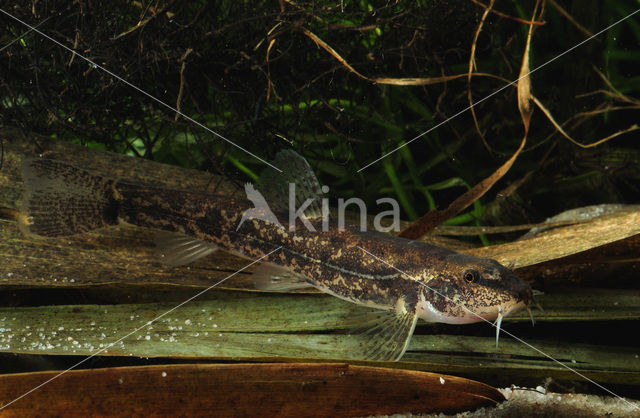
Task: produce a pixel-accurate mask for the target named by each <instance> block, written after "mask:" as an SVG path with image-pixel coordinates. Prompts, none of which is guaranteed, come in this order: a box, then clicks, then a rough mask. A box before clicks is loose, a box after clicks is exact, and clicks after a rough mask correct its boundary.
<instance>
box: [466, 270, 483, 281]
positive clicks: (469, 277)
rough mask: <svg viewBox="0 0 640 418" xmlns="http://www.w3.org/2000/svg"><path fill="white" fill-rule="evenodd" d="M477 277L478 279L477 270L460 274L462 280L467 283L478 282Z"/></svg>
mask: <svg viewBox="0 0 640 418" xmlns="http://www.w3.org/2000/svg"><path fill="white" fill-rule="evenodd" d="M478 277H480V273H478V271H477V270H473V269H470V270H465V272H464V273H462V278H463V279H464V281H465V282H467V283H474V282H476V281H477V280H478Z"/></svg>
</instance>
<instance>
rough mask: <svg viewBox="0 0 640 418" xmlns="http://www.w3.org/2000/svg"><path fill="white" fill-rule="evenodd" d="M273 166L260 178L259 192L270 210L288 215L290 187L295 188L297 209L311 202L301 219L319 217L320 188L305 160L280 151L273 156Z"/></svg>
mask: <svg viewBox="0 0 640 418" xmlns="http://www.w3.org/2000/svg"><path fill="white" fill-rule="evenodd" d="M273 165H275V166H276V167H278V168H280V169H281V170H282V172H279V171H276V170H274V169H273V168H271V167H267V168H265V169H264V170H263V171H262V173H261V174H260V179H259V183H260V190H261V191H262V192H263V194H264V196H265V198H266V200H267V202H268V203H269V205H270V207H271V208H272V209H273V210H278V211H283V212H288V211H289V184H295V191H296V199H295V200H296V208H300V207H301V206H302V205H303V204H304V202H305V201H306V200H307V199H312V202H311V203H310V204H309V206H308V207H307V209H306V210H305V211H304V216H305V217H307V218H309V219H314V218H321V217H322V205H321V201H322V197H323V196H322V188H321V187H320V183H319V182H318V179H317V178H316V175H315V174H314V172H313V170H312V169H311V166H310V165H309V163H308V162H307V160H306V159H305V158H304V157H303V156H302V155H300V154H298V153H297V152H295V151H293V150H289V149H287V150H282V151H280V152H279V153H278V154H276V157H275V159H274V160H273Z"/></svg>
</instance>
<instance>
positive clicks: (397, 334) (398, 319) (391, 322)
mask: <svg viewBox="0 0 640 418" xmlns="http://www.w3.org/2000/svg"><path fill="white" fill-rule="evenodd" d="M417 321H418V315H417V313H416V311H415V309H413V310H410V311H403V312H398V311H395V310H394V311H391V312H383V313H379V314H377V315H376V319H375V320H374V324H373V326H370V327H368V328H362V329H361V333H362V334H364V335H365V336H366V338H364V339H363V342H362V344H361V345H360V348H361V349H362V352H361V353H355V354H357V357H358V358H362V359H365V360H379V361H390V360H391V361H398V360H400V358H401V357H402V356H403V355H404V353H405V351H407V347H408V346H409V341H410V340H411V336H412V335H413V330H414V329H415V328H416V322H417Z"/></svg>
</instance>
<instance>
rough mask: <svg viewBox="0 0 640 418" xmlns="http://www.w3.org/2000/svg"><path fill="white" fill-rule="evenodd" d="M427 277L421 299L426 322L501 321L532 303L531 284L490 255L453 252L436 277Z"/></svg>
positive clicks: (464, 322) (421, 314) (447, 257)
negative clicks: (482, 255)
mask: <svg viewBox="0 0 640 418" xmlns="http://www.w3.org/2000/svg"><path fill="white" fill-rule="evenodd" d="M426 277H427V279H426V280H425V282H424V287H425V289H424V292H422V295H421V301H420V307H421V309H420V316H421V317H422V318H423V319H424V320H426V321H431V322H443V323H448V324H467V323H472V322H479V321H483V320H485V321H493V320H496V322H500V321H502V318H503V317H505V316H507V315H509V314H512V313H514V312H517V311H519V310H521V309H523V308H526V309H528V308H529V305H530V304H531V303H533V293H532V290H531V287H530V286H529V284H528V283H526V282H525V281H523V280H522V279H520V278H519V277H517V276H516V275H515V274H514V273H513V272H512V271H511V270H509V269H508V268H506V267H505V266H503V265H501V264H500V263H498V262H497V261H495V260H493V259H490V258H479V257H473V256H470V255H466V254H458V253H454V254H450V255H447V256H446V257H444V259H443V265H442V268H441V269H439V270H438V274H437V275H436V276H435V277H433V276H431V277H429V276H426Z"/></svg>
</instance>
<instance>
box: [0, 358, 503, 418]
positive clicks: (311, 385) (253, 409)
mask: <svg viewBox="0 0 640 418" xmlns="http://www.w3.org/2000/svg"><path fill="white" fill-rule="evenodd" d="M57 374H58V372H38V373H21V374H11V375H1V376H0V399H1V400H2V401H1V402H2V404H0V405H6V404H7V403H8V402H10V401H12V400H14V399H16V398H17V397H19V396H21V395H23V394H24V393H25V392H27V391H29V390H31V389H33V388H34V387H36V386H38V385H40V384H42V383H43V382H46V381H47V380H49V379H51V378H53V377H55V376H56V375H57ZM503 400H504V397H503V395H502V394H501V393H500V392H498V391H497V390H496V389H494V388H493V387H491V386H488V385H485V384H483V383H479V382H475V381H472V380H468V379H464V378H460V377H454V376H447V375H441V374H435V373H427V372H418V371H412V370H398V369H386V368H377V367H363V366H351V365H348V364H304V363H297V364H296V363H290V364H286V363H276V364H199V365H195V364H189V365H161V366H143V367H118V368H107V369H96V370H73V371H70V372H67V373H65V374H62V375H61V376H59V377H57V378H56V379H55V380H52V381H51V382H50V383H48V384H46V385H44V386H42V387H41V388H39V389H37V390H36V391H34V392H33V393H31V394H29V395H27V396H26V397H25V398H23V399H20V400H18V401H16V402H15V403H13V404H11V405H9V406H8V407H7V408H6V409H4V410H3V411H2V412H3V416H6V417H11V416H21V417H22V416H45V415H46V416H52V415H53V416H63V415H67V414H69V413H70V412H73V414H75V415H77V416H96V415H99V416H104V415H109V416H112V415H116V416H158V415H162V416H165V415H180V416H196V415H197V416H260V417H263V416H279V417H300V416H315V417H335V416H363V415H373V414H376V415H377V414H382V415H386V414H393V413H409V412H410V413H418V414H419V413H438V412H444V413H449V414H451V413H456V412H461V411H466V410H469V409H476V408H479V407H482V406H491V405H495V404H497V403H499V402H502V401H503Z"/></svg>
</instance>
